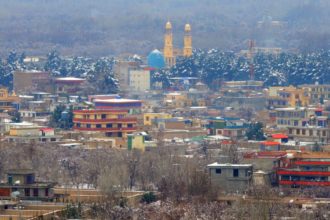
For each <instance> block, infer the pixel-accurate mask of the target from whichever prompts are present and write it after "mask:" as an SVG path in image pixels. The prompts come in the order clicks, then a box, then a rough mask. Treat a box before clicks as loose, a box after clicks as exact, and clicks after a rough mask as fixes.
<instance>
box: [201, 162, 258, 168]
mask: <svg viewBox="0 0 330 220" xmlns="http://www.w3.org/2000/svg"><path fill="white" fill-rule="evenodd" d="M207 167H252V164H231V163H217V162H215V163H212V164H209V165H207Z"/></svg>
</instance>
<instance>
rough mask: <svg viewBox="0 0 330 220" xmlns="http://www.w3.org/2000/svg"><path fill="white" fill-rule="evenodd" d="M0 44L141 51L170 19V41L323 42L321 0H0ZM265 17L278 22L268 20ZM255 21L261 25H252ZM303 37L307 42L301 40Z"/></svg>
mask: <svg viewBox="0 0 330 220" xmlns="http://www.w3.org/2000/svg"><path fill="white" fill-rule="evenodd" d="M0 3H1V9H0V20H1V23H0V30H1V35H0V49H1V50H0V51H1V54H0V55H2V56H3V57H4V56H5V55H6V54H8V52H9V51H10V50H12V49H16V50H17V51H19V52H23V51H25V52H26V53H27V54H32V55H33V54H34V55H40V54H46V53H48V51H50V50H51V49H54V48H56V49H57V50H58V51H60V52H61V54H63V55H88V56H105V55H118V54H120V53H124V52H131V53H139V54H144V55H145V54H147V53H148V52H149V51H150V50H152V49H154V48H161V47H162V40H163V38H162V37H163V36H162V34H163V31H164V30H163V26H164V23H165V22H166V20H167V19H170V20H171V21H172V23H173V28H174V41H175V42H174V43H175V45H176V46H178V47H181V46H182V35H183V30H182V29H183V26H184V24H185V23H187V22H189V23H191V25H192V28H193V37H194V38H193V41H194V47H195V48H219V49H223V50H234V51H236V50H239V49H242V48H246V47H247V46H246V40H247V39H250V38H253V39H256V40H257V44H258V45H261V46H278V47H283V48H299V49H301V50H306V51H309V50H317V49H320V48H325V49H329V48H330V40H329V39H330V37H329V36H330V34H329V33H330V26H329V25H328V21H329V20H330V14H329V13H328V11H329V9H330V2H329V1H327V0H317V1H316V0H304V1H301V0H290V1H286V0H278V1H272V0H235V1H230V0H220V1H219V0H204V1H198V0H168V1H157V0H130V1H122V0H95V1H90V0H71V1H67V0H57V1H52V0H30V1H21V0H11V1H7V0H0ZM272 20H278V21H281V22H283V25H282V26H281V27H273V26H272V25H269V24H270V23H269V22H271V21H272ZM258 21H263V22H264V23H263V24H264V25H262V26H258V25H257V23H258ZM307 42H308V43H307Z"/></svg>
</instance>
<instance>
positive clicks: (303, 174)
mask: <svg viewBox="0 0 330 220" xmlns="http://www.w3.org/2000/svg"><path fill="white" fill-rule="evenodd" d="M277 175H278V178H279V184H280V185H283V186H291V187H299V186H330V153H328V152H327V153H326V152H322V153H321V152H296V153H287V155H286V157H284V158H282V159H281V163H280V167H279V168H278V170H277Z"/></svg>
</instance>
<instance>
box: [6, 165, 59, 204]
mask: <svg viewBox="0 0 330 220" xmlns="http://www.w3.org/2000/svg"><path fill="white" fill-rule="evenodd" d="M54 185H55V184H54V183H51V182H37V181H36V180H35V173H34V172H33V171H32V170H28V169H19V170H10V171H8V172H7V183H1V184H0V198H1V199H11V198H12V197H13V196H16V197H17V198H19V199H24V200H48V201H49V200H53V199H54V192H53V187H54Z"/></svg>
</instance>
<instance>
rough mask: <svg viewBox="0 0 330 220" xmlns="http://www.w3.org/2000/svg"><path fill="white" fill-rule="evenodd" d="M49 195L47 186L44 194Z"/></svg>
mask: <svg viewBox="0 0 330 220" xmlns="http://www.w3.org/2000/svg"><path fill="white" fill-rule="evenodd" d="M48 195H49V190H48V188H46V189H45V196H48Z"/></svg>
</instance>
